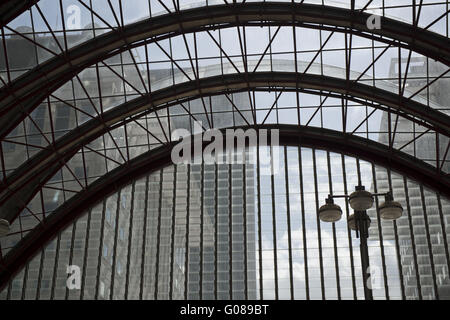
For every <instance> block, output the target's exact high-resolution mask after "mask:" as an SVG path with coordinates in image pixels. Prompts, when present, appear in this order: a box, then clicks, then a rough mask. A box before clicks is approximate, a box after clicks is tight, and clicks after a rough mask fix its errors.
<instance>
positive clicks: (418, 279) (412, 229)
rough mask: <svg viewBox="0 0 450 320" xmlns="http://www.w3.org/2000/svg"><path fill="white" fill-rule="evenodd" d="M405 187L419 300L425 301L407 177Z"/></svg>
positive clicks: (404, 179) (404, 180) (404, 182)
mask: <svg viewBox="0 0 450 320" xmlns="http://www.w3.org/2000/svg"><path fill="white" fill-rule="evenodd" d="M403 185H404V188H405V201H406V212H407V214H408V220H409V232H410V237H411V242H412V243H411V244H412V248H413V260H414V269H415V270H416V281H417V291H418V292H419V300H422V299H423V296H422V286H421V284H420V274H419V265H418V263H417V248H416V240H415V236H414V228H413V223H412V216H411V205H410V202H409V190H408V183H407V180H406V177H403Z"/></svg>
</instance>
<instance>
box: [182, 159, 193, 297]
mask: <svg viewBox="0 0 450 320" xmlns="http://www.w3.org/2000/svg"><path fill="white" fill-rule="evenodd" d="M186 166H187V170H186V171H187V195H186V196H187V201H186V204H187V208H186V250H185V258H184V264H185V266H184V272H185V273H184V276H185V278H184V283H185V285H184V299H185V300H187V298H188V283H189V282H188V281H189V277H188V274H189V218H190V214H189V213H190V201H191V165H190V164H187V165H186Z"/></svg>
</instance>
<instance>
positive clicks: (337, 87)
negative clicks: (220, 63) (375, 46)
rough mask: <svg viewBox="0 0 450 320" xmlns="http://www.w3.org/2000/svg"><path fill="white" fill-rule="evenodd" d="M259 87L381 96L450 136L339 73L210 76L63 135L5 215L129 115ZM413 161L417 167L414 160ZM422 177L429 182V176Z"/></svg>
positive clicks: (448, 124) (18, 181) (14, 180)
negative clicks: (89, 144)
mask: <svg viewBox="0 0 450 320" xmlns="http://www.w3.org/2000/svg"><path fill="white" fill-rule="evenodd" d="M254 88H271V89H272V88H284V89H287V88H291V89H317V90H326V91H330V92H334V93H340V94H343V95H349V96H351V97H356V98H361V99H366V100H370V101H373V102H375V103H376V104H374V105H372V106H373V107H375V108H379V109H386V108H383V107H382V105H383V106H386V107H390V108H392V109H391V110H392V112H394V113H396V114H399V115H405V116H406V117H408V116H412V118H411V119H412V121H415V122H416V123H417V124H419V125H423V126H425V127H428V128H431V129H433V130H434V131H435V132H439V133H441V134H443V135H445V136H447V137H450V117H449V116H446V115H444V114H442V113H441V112H439V111H436V110H434V109H432V108H430V107H428V106H425V105H422V104H420V103H418V102H415V101H411V100H409V99H406V98H403V97H400V98H399V96H398V95H396V94H394V93H391V92H388V91H386V90H383V89H379V88H374V87H370V86H367V85H364V84H361V83H352V84H349V82H348V81H346V80H342V79H338V78H333V77H327V76H321V75H315V74H296V73H293V72H255V73H248V74H246V73H241V74H229V75H224V76H214V77H207V78H204V79H200V80H198V81H197V80H194V81H190V82H186V83H181V84H177V85H174V86H171V87H168V88H165V89H160V90H158V91H155V92H153V93H150V94H148V95H144V96H142V97H140V98H136V99H134V100H131V101H129V102H126V103H124V104H122V105H119V106H117V107H115V108H113V109H111V110H109V111H107V112H105V113H103V114H102V116H101V117H97V118H95V119H92V120H90V121H88V122H86V123H85V124H83V125H81V126H79V127H78V128H76V129H75V130H73V131H72V132H70V133H69V134H67V135H65V136H63V137H61V138H60V139H59V140H58V141H56V142H55V144H54V145H51V146H50V147H48V148H47V149H44V150H42V151H41V152H39V153H38V154H36V155H35V156H34V157H32V158H31V159H30V160H28V161H27V162H26V163H24V164H23V165H22V166H21V167H19V168H18V169H17V170H15V171H14V172H13V173H12V174H11V175H9V176H8V178H7V180H6V181H4V183H5V186H4V187H3V188H2V189H3V192H2V193H1V195H0V204H1V205H2V208H1V212H0V214H1V217H2V218H4V219H8V220H9V221H13V220H14V219H15V218H16V217H17V215H18V214H19V213H20V211H21V210H22V209H23V206H21V205H20V201H17V199H21V200H22V201H25V203H28V201H29V200H31V198H32V197H33V196H34V195H35V194H36V192H38V190H39V189H40V188H41V186H42V184H43V183H45V181H47V180H48V179H49V178H51V176H52V175H53V174H54V172H55V171H57V170H58V169H59V168H61V167H62V166H63V164H64V163H66V162H67V161H69V160H70V158H71V157H72V156H73V155H74V154H75V153H76V152H77V151H79V150H80V148H82V147H83V146H85V145H87V144H88V143H90V142H91V141H93V140H94V139H95V138H97V137H99V136H101V135H102V134H105V133H106V132H108V131H109V130H111V129H112V128H114V126H115V125H116V124H122V123H123V121H124V120H126V119H127V118H129V117H131V116H134V115H137V114H140V116H142V113H150V112H155V111H157V110H160V109H164V108H167V107H168V106H170V105H171V104H172V105H173V104H174V103H177V102H179V101H183V100H186V99H187V100H192V99H196V98H199V97H202V96H208V95H214V94H221V93H227V92H231V91H236V90H247V89H254ZM378 104H380V105H378ZM419 119H422V120H419ZM128 121H130V120H128ZM424 121H425V122H424ZM411 165H412V166H413V167H414V163H412V164H411ZM424 178H428V179H433V180H435V179H437V180H442V181H445V180H448V179H447V177H446V176H445V174H444V173H442V172H441V171H440V170H439V168H436V169H435V174H434V175H433V176H432V177H431V176H426V175H425V176H424ZM421 182H423V183H425V184H429V183H427V181H421ZM436 191H438V192H442V193H443V194H446V195H449V196H450V193H448V194H447V191H448V190H444V189H436Z"/></svg>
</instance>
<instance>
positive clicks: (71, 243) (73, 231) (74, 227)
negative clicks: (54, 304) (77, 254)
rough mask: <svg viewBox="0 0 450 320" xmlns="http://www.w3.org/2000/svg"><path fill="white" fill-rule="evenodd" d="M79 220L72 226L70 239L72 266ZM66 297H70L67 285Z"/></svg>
mask: <svg viewBox="0 0 450 320" xmlns="http://www.w3.org/2000/svg"><path fill="white" fill-rule="evenodd" d="M77 222H78V219H77V220H76V221H74V222H73V227H72V238H71V239H70V253H69V266H71V265H72V262H73V246H74V243H75V234H76V231H77ZM65 299H66V300H68V299H69V288H68V287H67V286H66V296H65Z"/></svg>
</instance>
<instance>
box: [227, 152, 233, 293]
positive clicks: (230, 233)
mask: <svg viewBox="0 0 450 320" xmlns="http://www.w3.org/2000/svg"><path fill="white" fill-rule="evenodd" d="M231 163H233V159H231ZM231 166H232V164H228V255H229V266H228V268H229V269H228V273H229V277H230V279H229V282H230V283H229V284H230V286H229V293H230V296H229V299H230V300H232V299H233V221H232V215H233V210H232V187H231V183H232V180H233V179H232V168H231Z"/></svg>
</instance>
